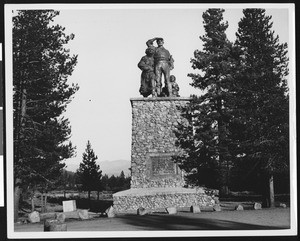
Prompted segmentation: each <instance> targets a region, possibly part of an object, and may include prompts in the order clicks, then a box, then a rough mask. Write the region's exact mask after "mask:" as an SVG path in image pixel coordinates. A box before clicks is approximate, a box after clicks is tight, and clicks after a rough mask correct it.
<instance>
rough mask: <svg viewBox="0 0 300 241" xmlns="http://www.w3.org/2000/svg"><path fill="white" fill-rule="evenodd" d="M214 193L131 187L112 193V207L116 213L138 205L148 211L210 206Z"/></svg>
mask: <svg viewBox="0 0 300 241" xmlns="http://www.w3.org/2000/svg"><path fill="white" fill-rule="evenodd" d="M216 193H217V191H216V190H214V191H207V190H205V189H203V188H181V187H177V188H131V189H128V190H125V191H121V192H117V193H115V194H113V207H114V211H115V212H116V213H128V212H136V211H137V209H138V208H140V207H143V208H145V209H147V210H150V211H157V210H161V209H164V208H167V207H176V208H186V207H191V206H193V205H199V206H200V207H208V206H210V207H212V206H214V204H215V199H216V198H217V197H216V196H215V194H216Z"/></svg>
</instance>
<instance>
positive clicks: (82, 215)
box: [78, 209, 89, 220]
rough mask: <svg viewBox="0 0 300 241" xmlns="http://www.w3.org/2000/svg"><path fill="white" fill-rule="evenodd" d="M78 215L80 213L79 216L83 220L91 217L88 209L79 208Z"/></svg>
mask: <svg viewBox="0 0 300 241" xmlns="http://www.w3.org/2000/svg"><path fill="white" fill-rule="evenodd" d="M78 215H79V218H80V219H81V220H86V219H89V212H88V210H83V209H82V210H78Z"/></svg>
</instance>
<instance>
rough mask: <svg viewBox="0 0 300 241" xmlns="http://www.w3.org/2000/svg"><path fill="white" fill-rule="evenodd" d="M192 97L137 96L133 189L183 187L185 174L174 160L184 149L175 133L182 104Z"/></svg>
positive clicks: (134, 103)
mask: <svg viewBox="0 0 300 241" xmlns="http://www.w3.org/2000/svg"><path fill="white" fill-rule="evenodd" d="M189 100H190V99H189V98H181V97H157V98H134V99H131V100H130V101H131V105H132V147H131V188H149V187H182V186H183V185H184V179H183V173H182V171H181V170H180V169H179V168H178V166H177V165H176V164H174V161H173V159H172V156H174V155H176V153H178V152H179V151H180V150H179V149H178V148H177V147H176V146H175V141H176V137H175V133H174V131H175V130H176V128H177V125H178V123H180V122H181V121H182V120H183V119H182V117H181V114H180V111H179V110H178V107H179V106H184V105H186V104H187V103H188V102H189Z"/></svg>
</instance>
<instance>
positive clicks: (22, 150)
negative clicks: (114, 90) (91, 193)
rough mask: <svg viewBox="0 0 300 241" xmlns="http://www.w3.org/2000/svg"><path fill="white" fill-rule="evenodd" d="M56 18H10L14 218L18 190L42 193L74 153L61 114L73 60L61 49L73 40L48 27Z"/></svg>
mask: <svg viewBox="0 0 300 241" xmlns="http://www.w3.org/2000/svg"><path fill="white" fill-rule="evenodd" d="M58 14H59V12H58V11H53V10H23V11H17V15H16V16H14V17H13V88H14V89H13V91H14V96H13V118H14V120H13V121H14V178H15V180H14V181H15V219H16V218H17V215H18V204H19V197H20V194H21V189H20V187H24V189H26V188H28V186H31V188H33V189H34V188H37V187H41V188H42V189H43V190H45V189H46V190H47V187H48V186H51V185H53V184H54V183H55V180H56V179H57V177H58V176H59V175H60V171H61V170H62V168H63V166H64V163H62V161H63V160H64V159H67V158H70V157H71V156H72V155H73V154H74V147H73V146H72V144H71V143H70V142H69V143H68V142H67V140H68V139H69V137H70V134H71V128H70V123H69V121H68V120H67V119H65V118H63V117H61V115H62V113H63V112H64V111H65V109H66V107H67V104H68V103H69V102H70V101H71V99H72V96H73V95H74V94H75V92H76V91H77V90H78V86H77V85H74V84H72V85H69V84H68V83H67V79H68V77H69V76H70V75H71V74H72V72H73V70H74V67H75V65H76V63H77V56H71V55H70V53H69V50H68V49H66V48H65V46H66V44H67V43H68V42H69V41H70V40H72V39H73V38H74V35H73V34H71V35H67V34H65V33H64V31H65V29H64V28H63V27H62V26H60V25H54V24H53V23H52V22H53V19H54V18H55V17H56V16H57V15H58Z"/></svg>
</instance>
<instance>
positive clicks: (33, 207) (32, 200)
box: [31, 193, 35, 212]
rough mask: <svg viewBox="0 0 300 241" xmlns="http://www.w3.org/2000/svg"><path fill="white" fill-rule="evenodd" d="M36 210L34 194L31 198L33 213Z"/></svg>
mask: <svg viewBox="0 0 300 241" xmlns="http://www.w3.org/2000/svg"><path fill="white" fill-rule="evenodd" d="M34 210H35V205H34V193H33V194H32V196H31V212H33V211H34Z"/></svg>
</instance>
